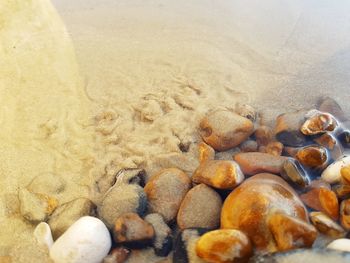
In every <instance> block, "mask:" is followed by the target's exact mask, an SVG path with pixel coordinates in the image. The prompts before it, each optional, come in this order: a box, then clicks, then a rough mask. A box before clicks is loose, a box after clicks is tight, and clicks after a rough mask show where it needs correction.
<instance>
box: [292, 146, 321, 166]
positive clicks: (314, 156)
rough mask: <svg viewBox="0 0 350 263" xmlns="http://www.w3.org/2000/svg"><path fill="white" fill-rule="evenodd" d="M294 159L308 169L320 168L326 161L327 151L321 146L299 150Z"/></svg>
mask: <svg viewBox="0 0 350 263" xmlns="http://www.w3.org/2000/svg"><path fill="white" fill-rule="evenodd" d="M295 157H296V159H297V160H298V161H299V162H300V163H301V164H302V165H304V166H306V167H310V168H316V167H322V166H323V165H325V164H326V162H327V159H328V158H327V150H326V149H325V148H324V147H322V146H306V147H304V148H301V149H300V150H299V151H298V152H297V154H296V156H295Z"/></svg>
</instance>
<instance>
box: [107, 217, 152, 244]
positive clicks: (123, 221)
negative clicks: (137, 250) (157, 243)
mask: <svg viewBox="0 0 350 263" xmlns="http://www.w3.org/2000/svg"><path fill="white" fill-rule="evenodd" d="M153 237H154V229H153V226H152V225H151V224H150V223H148V222H146V221H144V220H143V219H142V218H141V217H139V215H138V214H136V213H126V214H124V215H122V216H121V217H119V218H118V219H117V220H116V221H115V225H114V228H113V239H114V241H115V242H116V243H129V244H135V245H142V244H150V243H151V242H152V239H153Z"/></svg>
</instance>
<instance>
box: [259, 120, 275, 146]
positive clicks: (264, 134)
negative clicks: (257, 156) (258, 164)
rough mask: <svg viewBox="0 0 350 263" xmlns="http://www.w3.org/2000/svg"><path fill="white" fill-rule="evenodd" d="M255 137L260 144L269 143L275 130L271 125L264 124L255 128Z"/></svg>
mask: <svg viewBox="0 0 350 263" xmlns="http://www.w3.org/2000/svg"><path fill="white" fill-rule="evenodd" d="M254 137H255V140H256V142H257V143H258V145H259V146H261V145H267V144H268V143H269V142H271V140H272V138H273V131H272V129H271V128H270V127H268V126H265V125H262V126H259V127H258V128H257V129H256V130H255V132H254Z"/></svg>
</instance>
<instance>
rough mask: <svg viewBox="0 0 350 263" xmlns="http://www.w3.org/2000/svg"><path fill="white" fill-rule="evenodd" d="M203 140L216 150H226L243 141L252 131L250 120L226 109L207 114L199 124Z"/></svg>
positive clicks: (252, 126)
mask: <svg viewBox="0 0 350 263" xmlns="http://www.w3.org/2000/svg"><path fill="white" fill-rule="evenodd" d="M199 131H200V134H201V136H202V138H203V140H204V141H205V142H206V143H207V144H209V145H210V146H211V147H213V148H214V149H215V150H217V151H226V150H228V149H231V148H233V147H236V146H238V145H239V144H241V143H242V142H243V141H245V140H246V139H247V138H248V137H249V136H250V135H251V134H252V133H253V131H254V125H253V123H252V121H250V120H249V119H247V118H244V117H242V116H240V115H238V114H237V113H234V112H230V111H228V110H216V111H213V112H210V113H208V114H207V116H206V117H204V118H203V119H202V121H201V122H200V124H199Z"/></svg>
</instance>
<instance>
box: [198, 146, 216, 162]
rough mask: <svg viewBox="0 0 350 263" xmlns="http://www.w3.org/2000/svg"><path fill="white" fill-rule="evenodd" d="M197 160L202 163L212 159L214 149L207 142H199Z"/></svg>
mask: <svg viewBox="0 0 350 263" xmlns="http://www.w3.org/2000/svg"><path fill="white" fill-rule="evenodd" d="M198 151H199V162H200V163H203V162H206V161H209V160H214V157H215V150H214V149H213V148H212V147H211V146H209V145H208V144H206V143H204V142H201V143H200V144H199V146H198Z"/></svg>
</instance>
